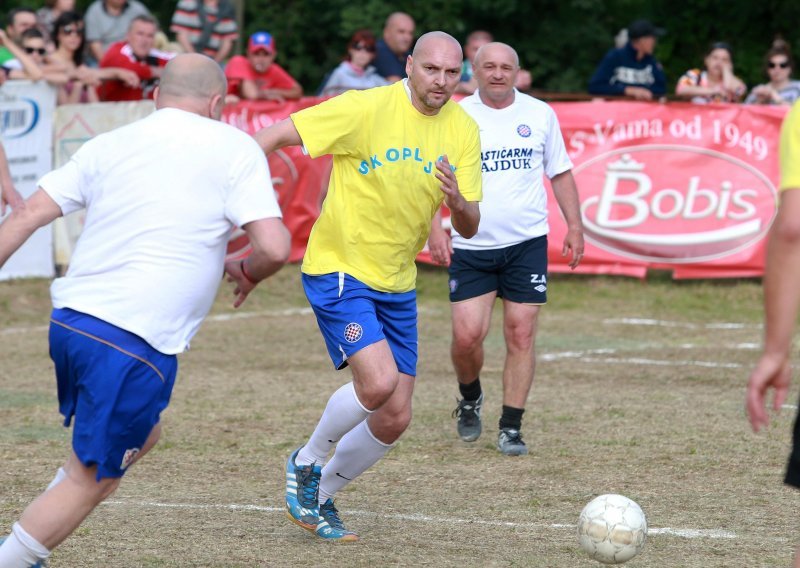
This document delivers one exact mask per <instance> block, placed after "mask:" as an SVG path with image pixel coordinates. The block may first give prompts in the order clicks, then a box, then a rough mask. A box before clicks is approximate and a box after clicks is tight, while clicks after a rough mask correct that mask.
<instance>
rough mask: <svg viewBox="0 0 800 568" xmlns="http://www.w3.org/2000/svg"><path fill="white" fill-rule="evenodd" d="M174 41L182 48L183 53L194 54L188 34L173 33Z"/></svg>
mask: <svg viewBox="0 0 800 568" xmlns="http://www.w3.org/2000/svg"><path fill="white" fill-rule="evenodd" d="M175 40H176V41H177V42H178V43H179V44H180V46H181V47H182V48H183V51H184V53H194V52H195V49H194V45H192V42H191V40H190V39H189V34H188V33H187V32H185V31H175Z"/></svg>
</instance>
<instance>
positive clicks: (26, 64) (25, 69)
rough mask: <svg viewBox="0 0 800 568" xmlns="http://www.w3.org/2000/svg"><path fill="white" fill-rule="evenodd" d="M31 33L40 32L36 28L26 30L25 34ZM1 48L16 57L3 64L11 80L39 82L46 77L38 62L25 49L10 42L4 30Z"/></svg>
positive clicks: (1, 33) (1, 31)
mask: <svg viewBox="0 0 800 568" xmlns="http://www.w3.org/2000/svg"><path fill="white" fill-rule="evenodd" d="M30 31H38V30H37V29H36V28H31V29H30V30H26V31H25V33H28V32H30ZM23 35H24V34H23ZM0 46H2V47H5V48H7V49H8V50H9V52H11V54H12V55H13V56H14V59H9V60H8V61H6V62H5V63H3V67H4V68H5V69H6V75H7V76H8V78H9V79H27V80H29V81H38V80H39V79H41V78H42V77H43V76H44V75H43V73H42V70H41V69H40V68H39V66H38V65H37V64H36V62H35V61H34V60H33V59H32V58H31V57H30V56H29V55H28V53H26V50H25V48H23V47H21V46H19V45H17V44H16V43H14V42H13V41H11V40H9V39H8V36H7V35H6V32H4V31H3V30H0Z"/></svg>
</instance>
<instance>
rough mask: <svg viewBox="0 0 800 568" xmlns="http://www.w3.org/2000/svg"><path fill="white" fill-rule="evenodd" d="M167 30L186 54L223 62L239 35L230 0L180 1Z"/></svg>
mask: <svg viewBox="0 0 800 568" xmlns="http://www.w3.org/2000/svg"><path fill="white" fill-rule="evenodd" d="M170 29H171V30H172V31H173V32H174V33H175V37H176V38H177V40H178V43H179V44H181V47H182V48H183V49H184V51H185V52H186V53H203V54H205V55H208V56H209V57H211V58H212V59H214V61H216V62H217V63H222V62H223V61H224V60H225V59H226V58H227V57H228V56H229V55H230V54H231V51H232V50H233V43H234V42H235V41H236V38H237V37H238V36H239V33H238V30H237V28H236V11H235V10H234V7H233V4H232V3H231V2H230V1H229V0H179V2H178V6H177V8H175V13H174V14H173V15H172V26H171V27H170Z"/></svg>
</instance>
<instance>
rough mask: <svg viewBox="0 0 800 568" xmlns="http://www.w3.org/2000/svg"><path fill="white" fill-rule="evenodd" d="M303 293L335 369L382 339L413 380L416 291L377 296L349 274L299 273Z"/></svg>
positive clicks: (415, 361)
mask: <svg viewBox="0 0 800 568" xmlns="http://www.w3.org/2000/svg"><path fill="white" fill-rule="evenodd" d="M303 289H304V290H305V292H306V297H307V298H308V301H309V303H310V304H311V308H312V309H313V310H314V314H315V315H316V316H317V325H319V330H320V331H321V332H322V337H323V338H324V339H325V345H326V346H327V347H328V354H329V355H330V357H331V361H333V365H334V366H335V367H336V369H337V370H339V369H343V368H345V367H346V366H347V359H348V357H350V356H352V355H353V354H354V353H357V352H358V351H360V350H361V349H363V348H364V347H367V346H368V345H372V344H373V343H377V342H378V341H380V340H382V339H385V340H386V341H387V342H388V344H389V348H390V349H391V350H392V355H393V356H394V360H395V363H396V364H397V369H398V371H400V372H401V373H404V374H406V375H411V376H412V377H415V376H416V375H417V292H416V290H411V291H410V292H402V293H392V292H379V291H377V290H374V289H372V288H370V287H369V286H367V285H366V284H364V283H363V282H360V281H359V280H356V279H355V278H353V277H352V276H350V275H349V274H345V273H343V272H333V273H331V274H323V275H319V276H311V275H308V274H303Z"/></svg>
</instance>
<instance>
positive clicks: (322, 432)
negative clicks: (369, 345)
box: [295, 381, 372, 465]
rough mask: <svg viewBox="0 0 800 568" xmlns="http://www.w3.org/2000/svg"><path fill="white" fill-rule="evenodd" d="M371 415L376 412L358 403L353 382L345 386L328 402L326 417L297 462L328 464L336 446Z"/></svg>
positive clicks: (324, 413) (319, 424)
mask: <svg viewBox="0 0 800 568" xmlns="http://www.w3.org/2000/svg"><path fill="white" fill-rule="evenodd" d="M370 414H372V412H371V411H369V410H367V409H366V408H364V405H363V404H361V401H359V400H358V396H357V395H356V389H355V387H354V386H353V383H352V381H351V382H349V383H347V384H346V385H342V386H341V387H340V388H339V390H337V391H336V392H335V393H333V394H332V395H331V398H330V399H328V405H327V406H326V407H325V412H323V413H322V418H320V419H319V423H318V424H317V427H316V428H315V429H314V433H313V434H311V438H309V440H308V442H306V445H305V446H303V448H302V449H301V450H300V452H299V453H298V454H297V458H296V459H295V463H296V464H297V465H309V464H312V463H316V464H319V465H322V464H324V463H325V461H326V460H327V459H328V454H329V453H330V451H331V448H333V446H334V444H336V443H337V442H339V440H341V439H342V436H344V435H345V434H347V433H348V432H349V431H350V430H352V429H353V428H354V427H355V426H357V425H358V423H359V422H363V421H364V419H365V418H366V417H367V416H369V415H370Z"/></svg>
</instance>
